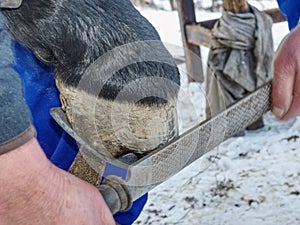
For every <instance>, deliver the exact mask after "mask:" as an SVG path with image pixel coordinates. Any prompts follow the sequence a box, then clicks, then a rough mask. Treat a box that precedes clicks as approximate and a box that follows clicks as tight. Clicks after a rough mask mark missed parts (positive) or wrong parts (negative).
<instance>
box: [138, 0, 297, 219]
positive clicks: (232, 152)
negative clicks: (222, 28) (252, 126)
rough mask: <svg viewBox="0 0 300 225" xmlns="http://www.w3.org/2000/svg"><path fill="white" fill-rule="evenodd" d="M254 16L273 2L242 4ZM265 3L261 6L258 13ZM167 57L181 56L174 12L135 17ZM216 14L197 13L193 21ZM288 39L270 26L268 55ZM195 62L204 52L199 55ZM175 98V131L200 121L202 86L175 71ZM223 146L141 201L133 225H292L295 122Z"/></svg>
mask: <svg viewBox="0 0 300 225" xmlns="http://www.w3.org/2000/svg"><path fill="white" fill-rule="evenodd" d="M249 2H252V3H255V4H256V6H257V7H258V8H260V9H261V7H269V8H272V7H277V4H276V2H275V1H271V0H269V1H249ZM262 3H265V5H262ZM140 11H141V13H142V14H143V15H144V16H145V17H146V18H148V19H149V20H150V21H151V22H152V23H153V25H154V26H155V27H156V28H157V30H158V32H159V33H160V35H161V38H162V40H163V41H164V42H165V43H166V45H167V46H169V47H170V46H171V48H170V50H171V52H172V53H174V54H175V55H177V54H179V55H180V54H183V51H182V49H181V46H182V44H181V36H180V29H179V22H178V17H177V12H170V11H156V10H153V9H152V10H150V9H144V8H143V9H141V8H140ZM219 15H220V14H219V13H215V14H211V13H207V12H201V11H199V12H197V18H198V20H200V19H203V20H206V19H208V18H212V17H218V16H219ZM287 33H288V28H287V24H286V23H280V24H275V25H274V26H273V36H274V44H275V48H276V47H277V46H278V44H279V42H280V40H281V39H282V38H283V37H284V35H285V34H287ZM201 50H202V56H203V61H204V62H205V61H206V57H207V53H208V49H207V48H204V47H202V48H201ZM180 71H181V73H182V86H183V91H182V92H181V93H180V96H183V97H180V98H179V99H180V102H179V106H178V111H179V120H180V129H181V131H183V130H186V129H188V128H190V127H191V126H193V125H195V124H196V123H197V122H198V121H201V120H203V119H204V108H205V99H204V85H203V84H198V83H188V82H187V78H186V75H185V65H184V64H183V65H180ZM264 121H265V127H264V128H262V129H260V130H257V131H251V132H246V135H245V136H244V137H237V138H230V139H228V140H227V141H225V142H224V143H222V144H221V145H220V146H219V147H217V148H216V149H214V150H213V151H211V152H210V153H208V154H206V155H205V156H203V157H202V158H200V159H199V160H197V161H196V162H194V163H193V164H191V165H190V166H189V167H187V168H185V169H184V170H182V171H181V172H180V173H178V174H177V175H175V176H174V177H172V178H171V179H169V180H168V181H166V182H165V183H163V184H161V185H160V186H158V187H157V188H155V189H154V190H152V191H151V192H150V193H149V200H148V202H147V204H146V207H145V208H144V210H143V212H142V214H141V215H140V217H139V218H138V219H137V220H136V222H135V224H141V225H146V224H147V225H150V224H153V225H160V224H167V225H169V224H170V225H173V224H184V225H186V224H192V225H193V224H195V225H196V224H197V225H198V224H201V225H225V224H226V225H227V224H228V225H277V224H278V225H282V224H284V225H298V224H300V213H299V212H300V138H299V137H300V117H298V118H295V119H293V120H291V121H288V122H285V123H283V122H279V121H277V120H276V119H275V118H274V117H273V116H272V115H271V113H267V114H266V115H265V116H264Z"/></svg>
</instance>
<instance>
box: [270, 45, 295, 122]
mask: <svg viewBox="0 0 300 225" xmlns="http://www.w3.org/2000/svg"><path fill="white" fill-rule="evenodd" d="M283 51H284V50H283ZM273 68H274V78H273V81H272V112H273V113H274V115H275V116H276V117H277V118H278V119H282V118H283V117H284V116H285V115H286V114H287V112H288V110H289V108H290V107H291V104H292V101H293V91H294V81H295V69H294V67H293V66H292V65H291V64H290V63H289V60H288V57H287V56H286V54H285V53H281V52H279V54H278V57H277V58H276V59H275V61H274V67H273Z"/></svg>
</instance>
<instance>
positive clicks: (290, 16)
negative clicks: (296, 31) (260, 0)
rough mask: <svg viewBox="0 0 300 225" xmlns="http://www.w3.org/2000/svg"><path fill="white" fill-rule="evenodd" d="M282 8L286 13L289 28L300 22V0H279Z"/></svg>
mask: <svg viewBox="0 0 300 225" xmlns="http://www.w3.org/2000/svg"><path fill="white" fill-rule="evenodd" d="M277 2H278V5H279V8H280V10H281V11H282V13H283V14H284V15H286V17H287V20H288V23H289V28H290V30H292V29H293V28H294V27H296V25H297V24H298V22H299V18H300V1H299V0H277Z"/></svg>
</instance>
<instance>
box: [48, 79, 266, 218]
mask: <svg viewBox="0 0 300 225" xmlns="http://www.w3.org/2000/svg"><path fill="white" fill-rule="evenodd" d="M270 92H271V84H270V83H267V84H266V85H264V86H262V87H260V88H259V89H257V90H256V91H254V92H252V93H250V94H249V95H247V96H246V97H244V98H242V99H241V100H239V101H237V102H236V103H234V104H232V105H231V106H229V107H228V108H227V109H226V110H224V111H222V112H221V113H219V114H218V115H216V116H215V117H213V118H211V119H209V120H206V121H204V122H202V123H200V124H198V125H197V126H195V127H193V128H192V129H190V130H188V131H187V132H185V133H183V134H182V135H180V136H179V137H177V138H175V139H174V140H172V141H171V142H170V143H168V144H166V145H164V146H163V147H161V148H159V149H157V150H155V151H152V152H151V153H149V154H148V155H146V156H144V157H143V158H141V159H139V160H138V161H136V162H134V163H132V164H130V165H127V164H124V163H121V162H118V160H116V159H109V158H105V160H106V162H109V163H111V164H116V165H117V166H120V167H122V168H125V169H126V170H127V177H126V178H125V179H121V178H119V177H117V176H108V177H106V178H105V180H104V183H103V184H102V185H100V186H99V190H100V192H101V193H102V195H103V197H104V199H105V201H106V203H107V205H108V206H109V208H110V209H111V211H112V212H113V213H115V212H117V211H120V210H126V209H128V208H130V206H131V203H132V202H133V201H134V200H136V199H138V198H139V197H141V196H142V195H143V194H145V193H147V192H149V191H150V190H151V189H153V188H154V187H156V186H157V185H159V184H161V183H162V182H164V181H166V180H167V179H169V178H170V177H171V176H173V175H175V174H176V173H178V172H179V171H181V170H182V169H183V168H185V167H186V166H188V165H190V164H191V163H192V162H194V161H195V160H196V159H198V158H200V157H201V156H203V155H204V154H205V153H207V152H208V151H210V150H212V149H213V148H215V147H216V146H218V145H219V144H221V143H222V142H223V141H224V140H226V139H227V138H229V137H231V136H233V135H235V134H236V133H238V132H240V131H242V130H244V129H245V128H246V127H247V126H249V125H250V124H252V123H253V122H255V121H257V120H258V119H259V118H261V117H262V115H263V114H264V113H265V112H267V111H269V110H270V106H271V104H270ZM51 114H52V116H53V118H54V119H55V120H56V121H57V122H58V123H59V124H60V125H61V126H62V127H63V129H64V130H65V131H66V132H68V133H69V134H70V135H71V136H73V138H75V139H76V140H77V141H78V142H79V143H81V144H83V145H84V143H82V142H81V140H80V137H78V136H76V133H75V132H74V131H73V130H72V128H71V126H70V124H69V123H68V122H67V120H66V118H65V117H64V116H63V115H62V111H61V109H60V108H54V109H52V110H51ZM101 160H102V161H103V159H101Z"/></svg>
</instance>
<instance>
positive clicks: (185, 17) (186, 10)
mask: <svg viewBox="0 0 300 225" xmlns="http://www.w3.org/2000/svg"><path fill="white" fill-rule="evenodd" d="M177 9H178V14H179V20H180V28H181V33H182V42H183V47H184V54H185V61H186V68H187V73H188V75H189V81H196V82H201V83H202V82H203V81H204V76H203V67H202V62H201V52H200V46H197V45H193V44H190V43H188V41H187V36H186V29H185V27H186V25H187V24H195V23H196V15H195V7H194V2H193V0H177Z"/></svg>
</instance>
